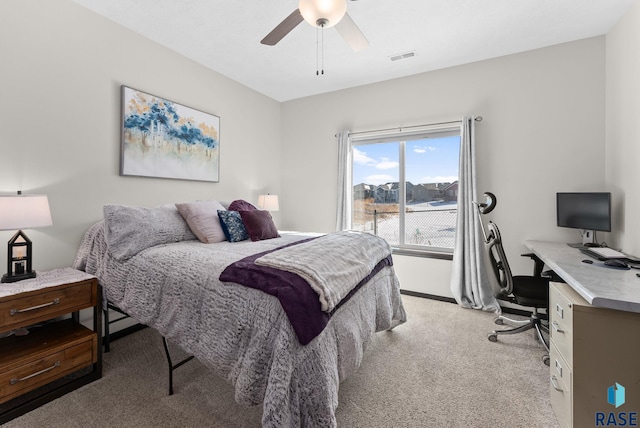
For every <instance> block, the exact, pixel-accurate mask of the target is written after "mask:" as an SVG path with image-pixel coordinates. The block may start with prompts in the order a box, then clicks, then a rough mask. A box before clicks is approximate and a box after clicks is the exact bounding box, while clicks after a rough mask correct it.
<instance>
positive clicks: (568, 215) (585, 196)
mask: <svg viewBox="0 0 640 428" xmlns="http://www.w3.org/2000/svg"><path fill="white" fill-rule="evenodd" d="M556 212H557V220H558V227H569V228H573V229H581V230H582V231H583V232H582V245H586V246H589V244H592V245H593V244H595V243H596V242H597V241H596V239H595V234H596V233H595V232H596V231H597V230H599V231H603V232H611V193H609V192H573V193H557V194H556ZM570 245H571V244H570ZM576 245H580V244H576Z"/></svg>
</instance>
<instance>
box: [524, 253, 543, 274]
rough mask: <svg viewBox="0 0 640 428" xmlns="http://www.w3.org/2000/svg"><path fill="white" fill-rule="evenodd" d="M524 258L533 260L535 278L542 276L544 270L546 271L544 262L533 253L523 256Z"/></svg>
mask: <svg viewBox="0 0 640 428" xmlns="http://www.w3.org/2000/svg"><path fill="white" fill-rule="evenodd" d="M521 256H522V257H529V258H530V259H531V260H533V263H534V265H533V276H541V275H542V269H544V262H543V261H542V260H541V259H540V257H538V256H536V255H535V254H533V253H526V254H521Z"/></svg>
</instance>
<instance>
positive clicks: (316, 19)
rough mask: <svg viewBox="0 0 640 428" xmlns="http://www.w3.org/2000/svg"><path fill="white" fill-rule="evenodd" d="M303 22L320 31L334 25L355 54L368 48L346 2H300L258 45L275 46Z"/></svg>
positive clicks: (343, 0)
mask: <svg viewBox="0 0 640 428" xmlns="http://www.w3.org/2000/svg"><path fill="white" fill-rule="evenodd" d="M352 1H354V0H352ZM303 20H304V21H307V22H308V23H309V24H311V25H312V26H314V27H317V28H322V29H324V28H330V27H333V26H334V25H335V27H336V30H338V33H340V35H341V36H342V38H343V39H344V40H345V41H346V42H347V44H349V46H351V49H353V50H354V51H355V52H358V51H360V50H362V49H364V48H366V47H367V46H369V41H368V40H367V39H366V37H365V36H364V34H362V31H360V29H359V28H358V26H357V25H356V24H355V22H353V20H352V19H351V17H350V16H349V14H348V13H347V0H300V3H299V4H298V8H297V9H296V10H294V11H293V12H292V13H291V15H289V16H287V17H286V18H285V19H284V21H282V22H281V23H280V24H278V25H277V26H276V28H274V29H273V30H271V32H270V33H269V34H267V35H266V37H265V38H264V39H262V40H261V41H260V43H262V44H263V45H269V46H273V45H275V44H276V43H278V42H279V41H280V40H282V38H283V37H284V36H286V35H287V34H289V32H290V31H291V30H293V29H294V28H296V27H297V26H298V24H300V23H301V22H302V21H303Z"/></svg>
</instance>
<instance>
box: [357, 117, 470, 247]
mask: <svg viewBox="0 0 640 428" xmlns="http://www.w3.org/2000/svg"><path fill="white" fill-rule="evenodd" d="M352 145H353V149H352V150H353V153H352V163H353V164H352V174H353V175H352V183H353V188H352V194H351V198H352V205H351V206H352V213H351V219H352V221H351V228H352V229H353V230H360V231H365V232H368V233H373V234H375V235H378V236H380V237H383V238H384V239H386V240H387V242H389V244H390V245H391V246H392V247H394V248H395V249H403V250H413V251H434V252H453V245H454V239H455V230H456V218H457V212H458V210H457V199H458V164H459V155H460V125H459V123H456V124H454V125H452V124H448V125H446V126H445V125H439V126H436V125H432V126H423V127H419V129H416V128H410V131H402V130H395V131H394V132H386V133H384V134H382V133H380V132H376V133H374V132H372V133H358V134H353V135H352Z"/></svg>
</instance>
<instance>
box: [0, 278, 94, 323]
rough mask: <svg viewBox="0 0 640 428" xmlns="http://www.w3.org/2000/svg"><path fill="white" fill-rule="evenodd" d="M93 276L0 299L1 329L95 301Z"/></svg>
mask: <svg viewBox="0 0 640 428" xmlns="http://www.w3.org/2000/svg"><path fill="white" fill-rule="evenodd" d="M92 282H93V280H89V281H82V282H77V283H74V284H67V285H61V286H58V287H51V288H50V289H44V290H38V291H34V292H29V293H22V294H20V295H19V297H15V298H5V299H2V301H0V332H2V331H9V330H12V329H13V328H15V327H16V326H24V325H27V324H31V323H37V322H40V321H44V320H47V319H51V318H55V317H57V316H60V315H64V314H67V313H69V312H75V311H79V310H80V309H84V308H88V307H91V306H93V305H95V301H96V296H95V294H94V291H93V290H94V287H92Z"/></svg>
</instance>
